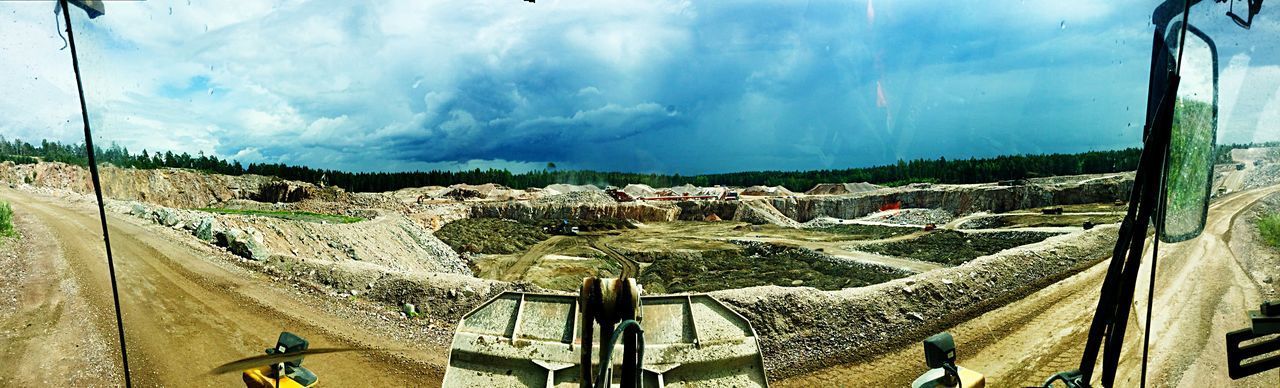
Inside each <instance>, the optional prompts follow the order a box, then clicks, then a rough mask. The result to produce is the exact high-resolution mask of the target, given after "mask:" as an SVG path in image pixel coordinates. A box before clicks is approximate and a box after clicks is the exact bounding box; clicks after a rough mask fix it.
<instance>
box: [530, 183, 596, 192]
mask: <svg viewBox="0 0 1280 388" xmlns="http://www.w3.org/2000/svg"><path fill="white" fill-rule="evenodd" d="M542 191H544V192H546V193H547V194H549V195H556V194H564V193H572V192H578V191H601V190H600V188H599V187H596V186H595V185H570V184H564V183H557V184H554V185H550V186H547V187H546V188H543V189H542Z"/></svg>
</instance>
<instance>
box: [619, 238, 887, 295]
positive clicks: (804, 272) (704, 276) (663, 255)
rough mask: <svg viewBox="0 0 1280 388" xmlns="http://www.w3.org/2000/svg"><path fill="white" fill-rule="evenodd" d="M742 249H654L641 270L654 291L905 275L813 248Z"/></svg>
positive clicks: (829, 286)
mask: <svg viewBox="0 0 1280 388" xmlns="http://www.w3.org/2000/svg"><path fill="white" fill-rule="evenodd" d="M741 245H742V248H741V249H724V250H713V251H702V252H655V254H654V256H656V259H655V260H654V262H653V264H651V265H649V266H648V267H645V269H644V271H643V272H641V274H640V279H639V280H640V283H642V284H644V286H645V289H646V290H647V291H648V292H652V293H678V292H709V291H715V290H725V289H732V288H742V287H754V286H765V285H777V286H788V287H790V286H807V287H814V288H818V289H821V290H839V289H841V288H848V287H861V286H866V285H871V284H877V283H883V282H886V281H889V280H893V279H897V278H901V277H906V276H909V275H911V273H910V272H907V271H903V270H899V269H896V268H891V267H886V266H880V265H873V264H864V263H858V262H850V261H841V260H838V259H834V258H831V257H829V256H826V255H823V254H821V253H818V252H814V251H811V250H808V249H801V248H795V247H789V246H784V245H777V244H765V243H741Z"/></svg>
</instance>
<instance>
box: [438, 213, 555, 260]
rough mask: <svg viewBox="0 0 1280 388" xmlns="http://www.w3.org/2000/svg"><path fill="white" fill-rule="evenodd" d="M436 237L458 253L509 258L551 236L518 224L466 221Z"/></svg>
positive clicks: (479, 220) (538, 229)
mask: <svg viewBox="0 0 1280 388" xmlns="http://www.w3.org/2000/svg"><path fill="white" fill-rule="evenodd" d="M436 237H439V238H440V240H441V241H444V243H445V244H448V245H449V247H451V248H453V250H455V251H458V252H472V253H487V254H509V253H518V252H524V251H526V250H528V249H529V247H531V246H533V245H535V244H537V243H539V242H541V241H542V240H546V239H547V238H548V237H550V236H548V235H547V234H546V233H543V232H542V229H541V228H539V227H537V226H533V225H529V224H525V223H521V222H517V221H512V220H503V219H497V218H464V219H461V220H457V221H453V222H450V223H447V224H445V225H444V226H443V227H441V228H440V230H438V231H436Z"/></svg>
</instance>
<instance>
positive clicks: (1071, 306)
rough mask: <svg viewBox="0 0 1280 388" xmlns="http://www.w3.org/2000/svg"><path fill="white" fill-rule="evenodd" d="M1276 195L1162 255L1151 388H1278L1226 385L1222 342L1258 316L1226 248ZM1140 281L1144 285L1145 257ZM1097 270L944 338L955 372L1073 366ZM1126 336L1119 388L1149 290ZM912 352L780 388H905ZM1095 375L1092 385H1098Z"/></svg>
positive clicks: (998, 377) (1212, 223)
mask: <svg viewBox="0 0 1280 388" xmlns="http://www.w3.org/2000/svg"><path fill="white" fill-rule="evenodd" d="M1277 191H1280V186H1273V187H1270V188H1266V189H1260V190H1252V191H1247V192H1240V193H1237V194H1234V195H1231V196H1228V197H1225V198H1223V199H1222V200H1219V201H1217V202H1215V203H1214V204H1213V205H1211V208H1210V211H1209V218H1208V222H1207V224H1206V227H1205V232H1204V234H1203V235H1201V236H1200V237H1199V238H1196V239H1193V240H1190V241H1186V242H1183V243H1178V244H1162V245H1161V246H1160V260H1159V267H1160V269H1159V271H1158V272H1157V284H1158V288H1157V290H1156V297H1155V301H1156V302H1155V303H1156V306H1157V308H1156V310H1155V313H1154V316H1153V319H1152V322H1154V324H1153V325H1152V337H1151V338H1152V340H1151V354H1152V358H1151V361H1150V364H1149V372H1148V373H1149V375H1148V378H1149V380H1148V383H1149V384H1151V386H1160V387H1163V386H1188V387H1204V386H1224V385H1226V384H1230V385H1231V386H1276V385H1277V383H1278V382H1280V379H1278V378H1277V377H1278V376H1280V372H1275V371H1273V372H1268V373H1264V374H1260V375H1257V376H1252V377H1250V378H1247V379H1242V380H1240V381H1234V382H1232V381H1231V380H1230V379H1229V378H1228V377H1227V375H1226V357H1225V345H1224V342H1223V336H1224V335H1225V333H1226V332H1227V331H1231V330H1235V329H1238V328H1243V327H1245V325H1246V324H1247V319H1246V318H1245V311H1246V310H1248V309H1256V308H1257V305H1258V303H1259V302H1261V296H1260V295H1259V292H1258V287H1257V283H1255V281H1254V280H1253V279H1251V278H1250V277H1249V276H1248V275H1247V274H1246V273H1245V271H1244V270H1242V269H1241V266H1240V264H1239V263H1238V260H1239V259H1238V258H1237V256H1236V254H1235V253H1234V252H1233V250H1232V249H1231V247H1230V246H1229V245H1228V241H1230V226H1231V224H1232V222H1233V221H1234V219H1235V217H1236V216H1237V215H1238V214H1240V213H1242V212H1244V211H1245V210H1246V209H1248V208H1249V206H1251V205H1253V204H1254V203H1255V202H1257V201H1258V200H1260V199H1261V198H1263V197H1265V196H1266V195H1268V194H1271V193H1275V192H1277ZM1146 252H1147V253H1146V254H1147V257H1146V259H1145V261H1144V269H1143V273H1141V274H1139V279H1148V278H1149V276H1150V275H1149V272H1147V271H1149V268H1147V267H1148V266H1147V265H1145V264H1146V263H1150V254H1151V253H1150V249H1148V250H1147V251H1146ZM1106 263H1107V262H1105V261H1104V262H1102V263H1100V264H1098V265H1095V266H1094V267H1092V268H1089V269H1087V270H1085V271H1083V272H1081V273H1079V274H1076V275H1074V276H1071V277H1069V278H1067V279H1065V280H1063V281H1061V282H1058V283H1056V284H1054V285H1052V286H1049V287H1046V288H1045V289H1043V290H1040V291H1038V292H1036V293H1034V294H1032V295H1030V296H1028V297H1026V298H1024V299H1022V300H1019V301H1017V302H1014V303H1011V304H1009V305H1006V306H1004V307H1001V308H999V309H996V310H993V311H991V312H988V313H986V314H983V315H982V316H979V317H978V318H975V319H973V320H970V321H968V322H965V323H962V324H960V325H957V326H955V327H952V328H950V329H948V331H950V332H951V333H952V334H953V335H955V337H956V341H957V348H958V352H957V353H958V355H959V364H960V365H962V366H965V367H966V368H969V369H974V370H977V371H981V372H982V373H984V374H986V375H987V383H988V385H989V386H997V387H1005V386H1028V385H1038V384H1042V383H1043V381H1044V379H1045V378H1047V377H1048V376H1049V375H1051V374H1053V373H1056V372H1059V371H1065V370H1068V369H1074V368H1075V367H1077V366H1078V363H1079V359H1080V354H1081V352H1082V351H1083V346H1084V340H1085V338H1086V336H1087V334H1088V327H1089V322H1090V320H1091V319H1092V316H1093V309H1094V307H1095V306H1096V304H1097V299H1098V288H1099V287H1100V285H1101V283H1102V278H1103V276H1104V275H1105V273H1106ZM1137 287H1138V289H1139V290H1140V291H1139V292H1138V293H1137V297H1136V298H1137V299H1139V300H1138V301H1137V302H1136V303H1135V304H1134V309H1135V312H1134V314H1133V315H1131V316H1132V317H1133V318H1132V319H1133V320H1132V321H1131V322H1130V325H1129V326H1128V331H1127V333H1126V337H1125V338H1126V345H1125V350H1124V353H1123V355H1122V356H1121V360H1122V362H1121V365H1120V367H1119V373H1118V377H1117V379H1116V385H1117V386H1125V387H1128V386H1137V385H1138V382H1139V369H1138V367H1139V365H1140V360H1141V351H1142V342H1141V341H1142V326H1143V325H1142V322H1143V319H1145V317H1144V313H1145V309H1146V301H1145V299H1146V298H1145V297H1146V291H1145V290H1146V287H1147V284H1146V283H1145V282H1139V284H1138V285H1137ZM925 369H926V368H925V367H924V363H923V355H922V353H921V350H920V349H919V346H918V345H913V346H910V347H907V348H902V349H899V350H896V351H893V352H889V353H887V354H884V355H880V356H877V357H875V358H873V359H870V360H867V361H864V362H861V363H857V364H851V365H842V366H838V367H834V368H829V369H825V370H821V371H818V372H815V373H812V374H808V375H804V376H799V377H796V378H792V379H788V380H785V381H780V382H777V383H776V384H775V386H779V387H802V386H822V385H830V384H837V385H839V384H840V383H845V384H847V383H850V382H858V384H859V385H861V386H907V385H909V384H910V382H911V380H913V379H914V378H915V377H916V376H918V375H920V374H921V373H923V372H924V371H925ZM1096 375H1097V374H1096V373H1095V377H1096Z"/></svg>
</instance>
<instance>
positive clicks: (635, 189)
mask: <svg viewBox="0 0 1280 388" xmlns="http://www.w3.org/2000/svg"><path fill="white" fill-rule="evenodd" d="M622 191H623V192H625V193H627V195H630V196H631V197H633V198H641V197H652V196H653V194H654V193H657V192H658V190H657V189H654V188H653V187H649V185H646V184H637V183H632V184H629V185H627V187H623V188H622Z"/></svg>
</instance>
